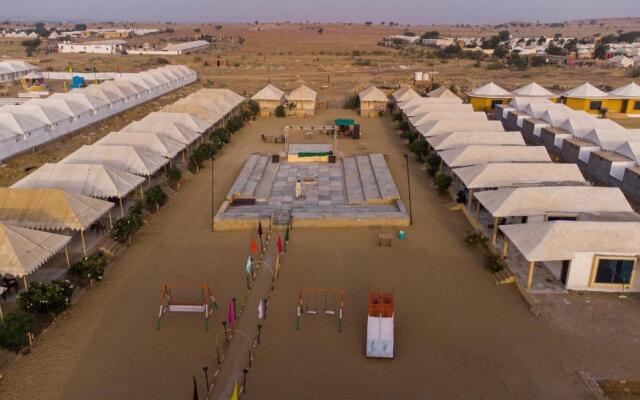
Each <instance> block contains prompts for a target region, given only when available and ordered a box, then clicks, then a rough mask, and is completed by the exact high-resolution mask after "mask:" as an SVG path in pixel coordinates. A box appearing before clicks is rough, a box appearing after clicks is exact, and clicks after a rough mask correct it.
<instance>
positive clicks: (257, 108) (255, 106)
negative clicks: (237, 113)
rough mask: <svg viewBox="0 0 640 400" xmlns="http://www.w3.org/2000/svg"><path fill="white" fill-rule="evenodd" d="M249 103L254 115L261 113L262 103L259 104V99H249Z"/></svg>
mask: <svg viewBox="0 0 640 400" xmlns="http://www.w3.org/2000/svg"><path fill="white" fill-rule="evenodd" d="M247 105H248V106H249V111H250V112H251V115H252V116H254V115H258V114H259V113H260V104H258V102H257V101H255V100H249V102H248V103H247Z"/></svg>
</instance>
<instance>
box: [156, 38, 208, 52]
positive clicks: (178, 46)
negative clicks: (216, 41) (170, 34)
mask: <svg viewBox="0 0 640 400" xmlns="http://www.w3.org/2000/svg"><path fill="white" fill-rule="evenodd" d="M209 46H211V43H209V42H207V41H206V40H194V41H191V42H184V43H172V44H168V45H167V46H166V47H165V48H164V50H163V51H164V52H167V53H172V54H177V55H181V54H188V53H193V52H196V51H201V50H205V49H208V48H209Z"/></svg>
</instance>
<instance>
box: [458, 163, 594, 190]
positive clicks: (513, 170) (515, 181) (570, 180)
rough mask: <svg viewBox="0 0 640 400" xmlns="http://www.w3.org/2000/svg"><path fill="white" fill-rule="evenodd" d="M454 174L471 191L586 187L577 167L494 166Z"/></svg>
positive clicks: (482, 165)
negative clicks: (512, 188)
mask: <svg viewBox="0 0 640 400" xmlns="http://www.w3.org/2000/svg"><path fill="white" fill-rule="evenodd" d="M453 172H454V174H455V175H457V176H458V178H460V180H461V181H462V182H463V183H464V185H465V186H466V187H467V188H469V189H486V188H500V187H511V186H513V187H515V186H538V185H541V186H544V185H551V184H586V182H585V180H584V177H583V176H582V173H581V172H580V170H579V169H578V166H577V165H575V164H554V163H493V164H480V165H473V166H470V167H462V168H455V169H454V170H453Z"/></svg>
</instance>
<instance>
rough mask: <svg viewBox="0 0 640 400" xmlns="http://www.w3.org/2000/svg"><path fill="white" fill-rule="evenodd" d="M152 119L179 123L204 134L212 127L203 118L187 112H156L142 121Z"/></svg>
mask: <svg viewBox="0 0 640 400" xmlns="http://www.w3.org/2000/svg"><path fill="white" fill-rule="evenodd" d="M147 119H151V120H159V121H163V122H169V121H173V122H179V123H181V124H182V125H184V126H186V127H188V128H191V129H193V130H194V131H196V132H198V133H204V132H205V131H206V130H207V129H209V128H210V127H211V124H210V123H209V122H207V121H205V120H203V119H202V118H198V117H197V116H195V115H193V114H189V113H185V112H176V113H173V112H164V111H154V112H152V113H149V114H147V115H146V116H145V117H144V118H142V119H141V121H144V120H147Z"/></svg>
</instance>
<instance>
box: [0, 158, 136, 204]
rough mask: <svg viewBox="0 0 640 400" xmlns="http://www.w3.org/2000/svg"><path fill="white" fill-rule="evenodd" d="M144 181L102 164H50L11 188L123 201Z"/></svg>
mask: <svg viewBox="0 0 640 400" xmlns="http://www.w3.org/2000/svg"><path fill="white" fill-rule="evenodd" d="M142 182H144V178H143V177H141V176H137V175H133V174H130V173H128V172H125V171H122V170H119V169H115V168H111V167H107V166H105V165H102V164H51V163H47V164H44V165H43V166H41V167H40V168H38V169H37V170H35V171H33V172H31V173H30V174H29V175H27V176H25V177H24V178H22V179H21V180H19V181H18V182H16V183H14V184H13V185H12V186H11V187H12V188H14V189H62V190H64V191H67V192H71V193H80V194H83V195H85V196H90V197H97V198H102V199H107V198H110V197H117V198H122V197H125V196H126V195H127V194H129V193H131V192H132V191H133V190H134V189H135V188H137V187H138V186H139V185H140V184H141V183H142Z"/></svg>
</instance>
